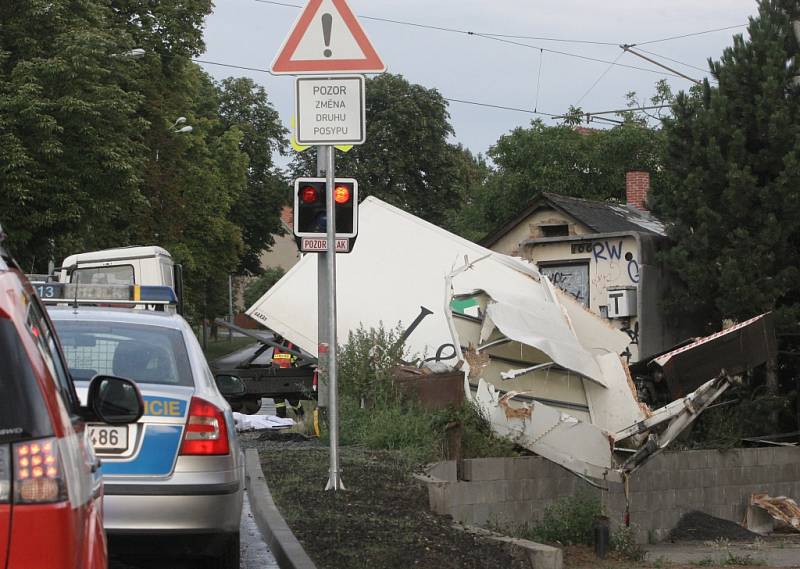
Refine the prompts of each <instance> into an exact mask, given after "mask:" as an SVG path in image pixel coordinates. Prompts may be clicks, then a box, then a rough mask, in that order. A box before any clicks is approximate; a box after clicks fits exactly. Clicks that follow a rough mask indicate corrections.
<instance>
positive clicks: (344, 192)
mask: <svg viewBox="0 0 800 569" xmlns="http://www.w3.org/2000/svg"><path fill="white" fill-rule="evenodd" d="M333 199H334V200H335V201H336V203H338V204H345V203H347V202H349V201H350V188H348V187H347V186H336V188H334V190H333Z"/></svg>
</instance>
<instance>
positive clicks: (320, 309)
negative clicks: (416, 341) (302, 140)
mask: <svg viewBox="0 0 800 569" xmlns="http://www.w3.org/2000/svg"><path fill="white" fill-rule="evenodd" d="M327 163H328V147H327V146H317V176H318V177H320V178H321V177H322V176H325V172H326V168H327ZM326 207H327V203H326ZM326 229H327V228H326ZM327 290H328V253H326V252H321V253H318V254H317V344H318V345H320V346H322V345H323V344H325V345H329V344H330V342H329V340H328V294H327V292H326V291H327ZM317 359H318V361H319V365H318V366H317V380H318V382H317V406H318V408H319V410H320V414H321V415H322V417H321V420H322V421H323V422H325V423H327V421H328V354H327V352H325V353H323V352H322V350H318V358H317Z"/></svg>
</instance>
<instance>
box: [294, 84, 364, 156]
mask: <svg viewBox="0 0 800 569" xmlns="http://www.w3.org/2000/svg"><path fill="white" fill-rule="evenodd" d="M295 112H296V113H297V114H296V116H297V124H296V132H295V134H296V137H297V142H298V143H299V144H304V145H321V144H330V145H343V144H364V140H365V138H366V128H365V124H366V103H365V100H364V77H363V76H360V75H357V76H352V77H298V78H297V79H296V80H295Z"/></svg>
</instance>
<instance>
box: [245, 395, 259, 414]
mask: <svg viewBox="0 0 800 569" xmlns="http://www.w3.org/2000/svg"><path fill="white" fill-rule="evenodd" d="M260 410H261V399H245V400H244V401H242V413H245V414H247V415H255V414H256V413H258V412H259V411H260Z"/></svg>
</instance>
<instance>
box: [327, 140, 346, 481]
mask: <svg viewBox="0 0 800 569" xmlns="http://www.w3.org/2000/svg"><path fill="white" fill-rule="evenodd" d="M327 154H328V156H327V158H328V160H327V167H326V168H325V176H326V178H327V179H326V184H325V187H326V189H327V191H326V192H325V197H326V202H327V203H326V206H327V216H328V253H327V257H328V258H327V269H328V271H327V272H328V389H329V392H328V425H329V430H330V439H331V442H330V444H331V450H330V453H331V457H330V458H331V463H330V468H329V471H328V484H327V485H326V486H325V490H333V491H336V490H344V483H343V482H342V478H341V473H340V472H339V409H338V406H337V396H336V376H337V370H336V359H337V358H336V208H335V202H334V195H333V189H334V178H335V176H334V148H333V146H328V151H327Z"/></svg>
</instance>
